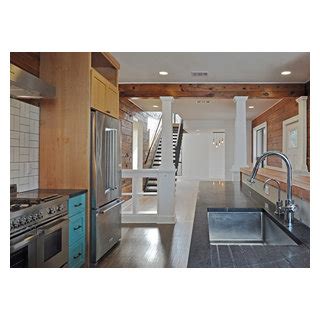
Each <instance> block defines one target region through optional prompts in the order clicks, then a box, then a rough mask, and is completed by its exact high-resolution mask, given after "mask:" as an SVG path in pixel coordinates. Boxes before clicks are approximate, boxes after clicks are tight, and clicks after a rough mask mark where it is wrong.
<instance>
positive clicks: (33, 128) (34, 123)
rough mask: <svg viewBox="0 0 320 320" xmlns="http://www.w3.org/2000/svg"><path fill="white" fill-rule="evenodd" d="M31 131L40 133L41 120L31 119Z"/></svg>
mask: <svg viewBox="0 0 320 320" xmlns="http://www.w3.org/2000/svg"><path fill="white" fill-rule="evenodd" d="M30 133H33V134H39V121H37V120H30Z"/></svg>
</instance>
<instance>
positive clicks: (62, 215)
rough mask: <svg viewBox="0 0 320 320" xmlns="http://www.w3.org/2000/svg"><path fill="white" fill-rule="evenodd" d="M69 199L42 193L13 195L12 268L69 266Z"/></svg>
mask: <svg viewBox="0 0 320 320" xmlns="http://www.w3.org/2000/svg"><path fill="white" fill-rule="evenodd" d="M13 191H15V190H13ZM67 200H68V197H66V196H61V195H58V194H53V193H47V192H43V191H41V190H32V191H27V192H21V193H16V192H12V193H11V194H10V267H12V268H14V267H18V268H19V267H62V266H65V265H66V264H67V263H68V237H69V223H68V215H67V213H68V212H67Z"/></svg>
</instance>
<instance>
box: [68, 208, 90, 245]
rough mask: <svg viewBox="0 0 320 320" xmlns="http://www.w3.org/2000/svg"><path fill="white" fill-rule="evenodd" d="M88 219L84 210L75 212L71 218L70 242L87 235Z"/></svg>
mask: <svg viewBox="0 0 320 320" xmlns="http://www.w3.org/2000/svg"><path fill="white" fill-rule="evenodd" d="M85 229H86V219H85V214H84V212H80V213H78V214H75V215H73V216H71V217H70V218H69V243H70V244H73V243H74V242H76V241H78V240H80V239H81V238H83V237H84V236H85Z"/></svg>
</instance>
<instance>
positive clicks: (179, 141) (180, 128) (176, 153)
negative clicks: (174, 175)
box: [174, 119, 183, 170]
mask: <svg viewBox="0 0 320 320" xmlns="http://www.w3.org/2000/svg"><path fill="white" fill-rule="evenodd" d="M182 135H183V120H182V119H181V122H180V124H179V129H178V139H177V144H176V147H175V151H174V152H175V161H174V166H175V168H176V169H177V170H178V165H179V158H180V150H181V143H182Z"/></svg>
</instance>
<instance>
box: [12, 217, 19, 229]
mask: <svg viewBox="0 0 320 320" xmlns="http://www.w3.org/2000/svg"><path fill="white" fill-rule="evenodd" d="M13 226H14V227H15V228H18V227H19V226H20V219H15V220H13Z"/></svg>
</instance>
